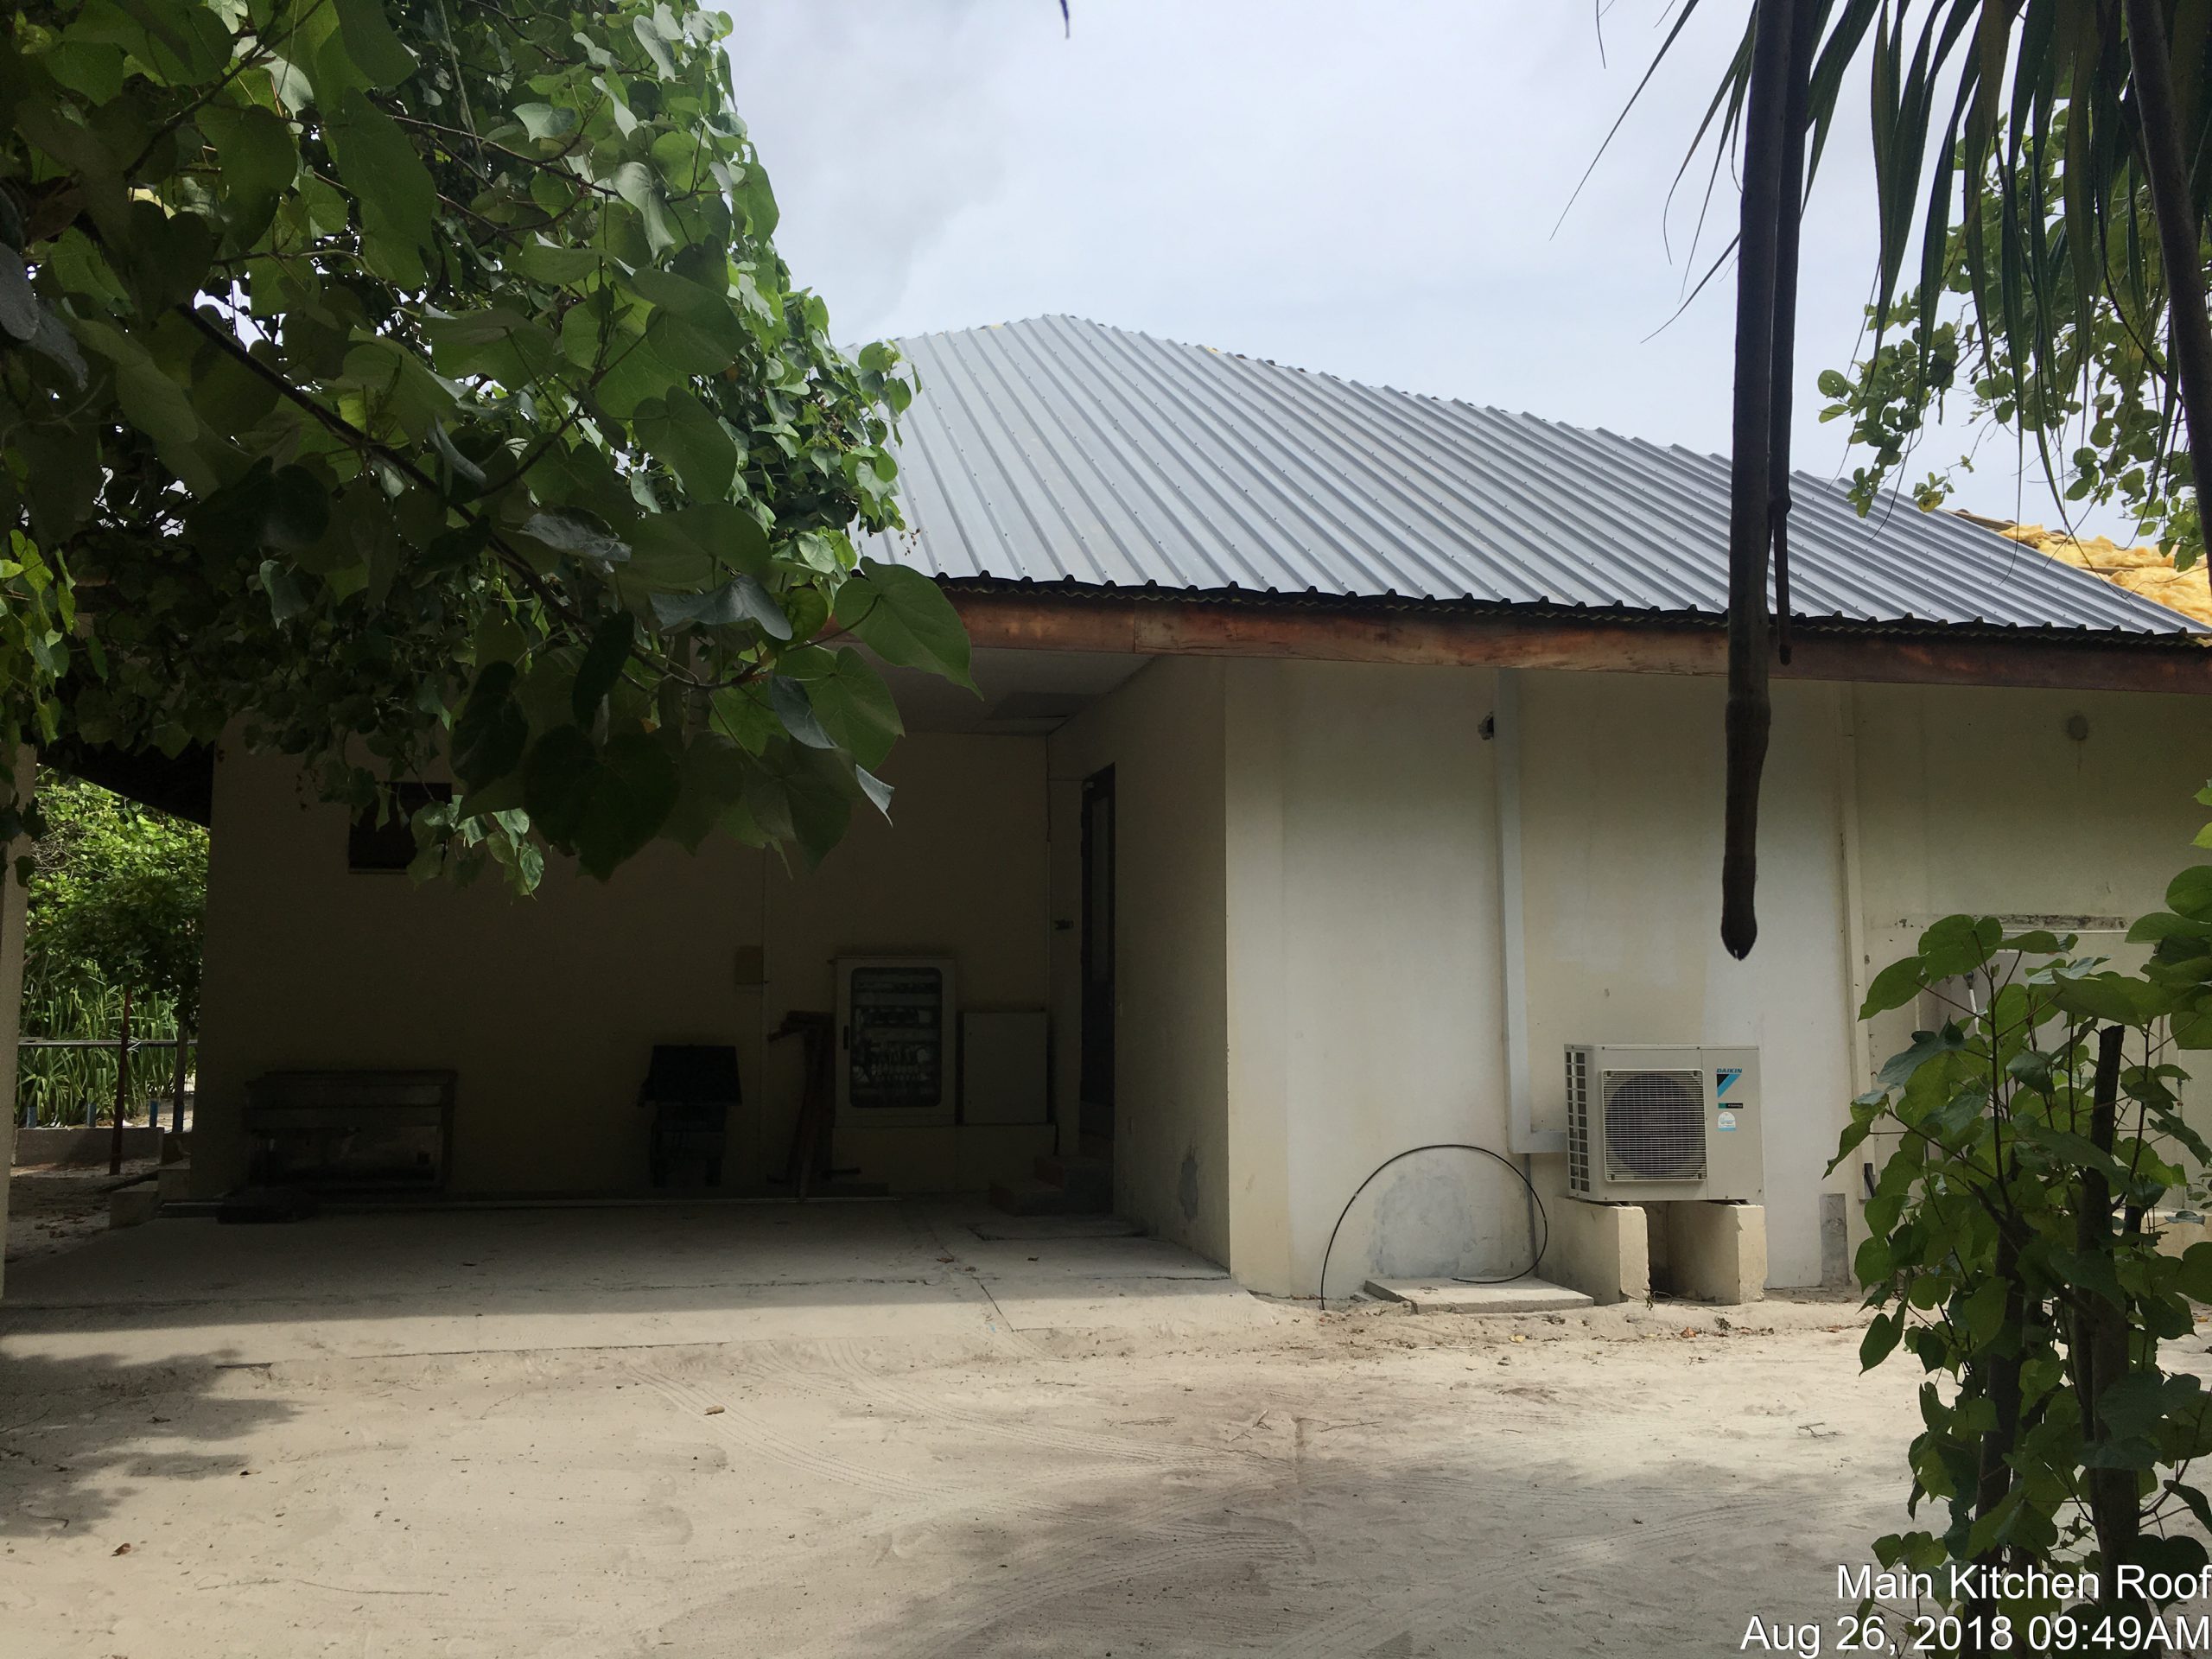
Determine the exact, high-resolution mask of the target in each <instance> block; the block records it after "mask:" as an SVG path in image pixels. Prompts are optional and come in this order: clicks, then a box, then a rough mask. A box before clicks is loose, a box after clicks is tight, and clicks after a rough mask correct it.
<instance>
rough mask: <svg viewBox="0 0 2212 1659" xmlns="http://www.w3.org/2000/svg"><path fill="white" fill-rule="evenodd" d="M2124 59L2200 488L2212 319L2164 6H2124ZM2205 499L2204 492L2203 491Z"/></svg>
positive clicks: (2210, 407) (2208, 441)
mask: <svg viewBox="0 0 2212 1659" xmlns="http://www.w3.org/2000/svg"><path fill="white" fill-rule="evenodd" d="M2126 7H2127V10H2126V16H2127V52H2128V58H2129V60H2130V65H2131V67H2133V71H2134V79H2135V110H2136V116H2137V118H2138V120H2139V122H2140V123H2141V125H2142V139H2143V160H2144V164H2145V171H2146V172H2147V173H2148V174H2149V175H2150V181H2151V207H2152V213H2153V214H2154V216H2155V217H2156V218H2157V219H2158V261H2159V264H2161V265H2162V266H2163V267H2164V274H2165V279H2166V329H2167V334H2168V346H2169V348H2170V349H2171V353H2172V355H2173V365H2174V373H2175V378H2177V380H2178V381H2179V382H2180V383H2181V408H2182V420H2183V425H2184V426H2185V427H2186V429H2187V435H2188V440H2189V442H2188V449H2189V456H2190V485H2191V487H2192V488H2196V487H2197V486H2198V485H2199V482H2200V480H2199V479H2198V475H2197V472H2196V465H2197V457H2198V456H2200V455H2202V456H2208V457H2212V318H2208V317H2207V315H2206V314H2205V308H2204V268H2203V257H2204V256H2203V244H2202V236H2201V234H2200V232H2201V230H2202V226H2201V225H2200V223H2199V221H2198V219H2197V213H2196V194H2195V192H2194V191H2192V190H2191V189H2190V178H2189V161H2188V157H2187V155H2186V153H2185V152H2184V150H2183V147H2182V136H2181V128H2180V125H2179V123H2178V121H2177V117H2176V114H2175V110H2174V74H2173V64H2172V61H2171V57H2170V55H2169V54H2168V52H2167V48H2166V25H2165V19H2164V16H2163V11H2164V8H2163V7H2162V5H2161V4H2160V0H2126ZM2200 493H2201V492H2200Z"/></svg>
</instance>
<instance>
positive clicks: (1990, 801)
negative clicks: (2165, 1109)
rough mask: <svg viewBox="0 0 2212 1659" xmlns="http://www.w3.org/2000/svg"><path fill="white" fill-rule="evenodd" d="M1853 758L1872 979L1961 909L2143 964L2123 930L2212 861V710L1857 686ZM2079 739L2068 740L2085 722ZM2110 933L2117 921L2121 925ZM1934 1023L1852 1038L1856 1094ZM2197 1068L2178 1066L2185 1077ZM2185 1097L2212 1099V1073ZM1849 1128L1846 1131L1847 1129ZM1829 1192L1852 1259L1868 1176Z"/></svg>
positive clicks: (1886, 1025)
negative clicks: (2198, 839) (2206, 830)
mask: <svg viewBox="0 0 2212 1659" xmlns="http://www.w3.org/2000/svg"><path fill="white" fill-rule="evenodd" d="M1847 699H1848V701H1847V704H1846V708H1847V716H1848V717H1849V718H1850V719H1851V720H1853V721H1854V723H1855V727H1856V731H1857V745H1856V747H1857V751H1858V754H1859V780H1858V796H1859V813H1858V821H1857V828H1858V836H1859V846H1860V849H1861V854H1860V857H1861V862H1862V865H1863V868H1864V872H1865V874H1864V878H1863V881H1864V887H1865V890H1866V922H1865V929H1864V941H1863V946H1862V952H1861V954H1862V957H1863V967H1862V988H1863V980H1864V979H1866V978H1871V977H1872V975H1873V974H1874V973H1876V972H1878V971H1879V970H1880V969H1883V968H1885V967H1886V966H1888V965H1889V963H1891V962H1893V961H1895V960H1897V958H1898V957H1904V956H1907V955H1910V953H1911V951H1912V950H1913V949H1914V947H1915V944H1916V941H1917V939H1918V938H1919V934H1920V931H1921V930H1922V929H1923V928H1924V927H1925V926H1927V925H1928V924H1929V922H1931V921H1934V920H1936V918H1939V917H1942V916H1946V915H1950V914H1953V913H1955V912H1974V913H1975V914H1994V915H1999V916H2002V917H2005V918H2018V919H2022V920H2025V919H2028V918H2044V919H2045V922H2046V925H2049V926H2050V927H2051V928H2052V929H2053V930H2054V931H2059V932H2069V931H2078V932H2080V933H2081V935H2082V944H2081V946H2080V949H2081V950H2082V951H2083V952H2085V953H2092V954H2096V955H2103V956H2109V957H2112V958H2113V960H2114V961H2115V962H2117V963H2120V964H2121V965H2124V966H2133V965H2134V964H2135V963H2139V961H2140V960H2141V959H2142V957H2143V955H2144V954H2145V949H2144V947H2139V946H2131V945H2129V944H2127V943H2126V938H2125V925H2126V924H2127V923H2128V922H2130V921H2132V920H2133V918H2136V917H2138V916H2140V915H2142V914H2144V913H2145V912H2148V911H2152V910H2160V909H2164V904H2165V899H2164V895H2165V890H2166V886H2167V884H2168V883H2169V882H2170V881H2171V880H2172V879H2173V878H2174V876H2175V875H2176V874H2178V873H2179V872H2180V871H2181V870H2182V869H2183V868H2186V867H2187V866H2189V865H2190V864H2194V863H2201V862H2203V861H2206V860H2207V858H2208V857H2212V855H2207V854H2206V853H2205V852H2203V851H2202V849H2197V848H2196V847H2194V846H2193V845H2192V844H2191V842H2192V839H2193V837H2194V836H2196V832H2197V831H2198V830H2199V829H2202V827H2203V825H2204V823H2205V822H2206V820H2207V818H2208V817H2212V813H2208V811H2207V810H2205V809H2204V808H2203V807H2202V806H2201V805H2199V804H2197V803H2196V799H2195V796H2196V791H2198V790H2199V789H2201V788H2202V787H2203V786H2204V783H2205V780H2206V779H2208V778H2212V708H2208V707H2207V706H2206V704H2205V703H2204V702H2202V701H2201V700H2199V699H2196V698H2191V697H2183V696H2130V695H2126V694H2122V693H2110V692H2063V691H2001V690H1985V689H1980V688H1929V689H1924V690H1916V689H1911V688H1904V687H1893V686H1859V687H1857V688H1854V689H1853V690H1850V691H1849V692H1848V693H1847ZM2075 715H2080V716H2081V717H2082V720H2083V721H2086V722H2087V735H2086V736H2085V737H2082V738H2075V736H2073V735H2071V734H2069V730H2068V725H2069V721H2071V720H2072V718H2073V717H2074V716H2075ZM2114 924H2117V925H2114ZM1941 1012H1942V1011H1941V1010H1940V1009H1938V1008H1936V1007H1927V1008H1919V1007H1908V1008H1903V1009H1899V1010H1897V1011H1895V1012H1894V1013H1891V1014H1885V1015H1883V1016H1882V1017H1880V1018H1878V1019H1877V1020H1872V1021H1870V1022H1868V1023H1867V1024H1866V1026H1865V1027H1861V1028H1860V1029H1859V1033H1858V1034H1857V1041H1858V1043H1859V1053H1858V1055H1857V1056H1856V1058H1857V1059H1858V1061H1859V1078H1860V1082H1859V1086H1860V1087H1864V1086H1865V1078H1866V1076H1867V1075H1868V1074H1869V1073H1870V1072H1871V1071H1872V1070H1874V1069H1876V1068H1878V1067H1879V1066H1880V1065H1881V1064H1882V1063H1883V1062H1884V1061H1885V1060H1886V1059H1887V1058H1889V1057H1890V1056H1891V1054H1893V1053H1895V1052H1897V1051H1898V1050H1899V1049H1902V1048H1903V1047H1904V1046H1906V1045H1907V1044H1908V1043H1909V1042H1910V1040H1911V1033H1912V1031H1913V1029H1914V1028H1915V1026H1916V1024H1924V1023H1927V1022H1928V1021H1929V1020H1933V1019H1934V1018H1936V1016H1937V1015H1938V1014H1940V1013H1941ZM2178 1058H2179V1061H2180V1063H2181V1064H2182V1065H2184V1066H2187V1065H2190V1062H2191V1060H2192V1059H2193V1058H2196V1057H2194V1056H2191V1055H2189V1054H2183V1055H2181V1056H2179V1057H2178ZM2195 1069H2196V1071H2197V1072H2198V1074H2199V1077H2198V1079H2197V1080H2196V1081H2195V1082H2193V1083H2191V1084H2188V1085H2186V1086H2185V1087H2184V1088H2183V1098H2184V1099H2185V1100H2186V1101H2188V1102H2189V1103H2190V1107H2191V1109H2192V1110H2201V1109H2202V1103H2206V1102H2208V1101H2212V1065H2197V1066H2196V1068H2195ZM1838 1128H1840V1119H1839V1122H1838ZM1879 1156H1880V1153H1879V1151H1878V1143H1870V1147H1869V1149H1868V1150H1867V1151H1866V1152H1863V1153H1862V1154H1860V1155H1859V1157H1857V1158H1854V1159H1853V1164H1852V1166H1850V1167H1848V1168H1847V1169H1844V1170H1841V1171H1839V1172H1838V1173H1837V1176H1836V1178H1835V1180H1834V1184H1833V1185H1834V1187H1835V1190H1837V1191H1840V1192H1849V1193H1851V1194H1853V1198H1854V1201H1853V1203H1852V1205H1850V1207H1849V1210H1848V1211H1847V1213H1848V1215H1849V1217H1850V1220H1851V1236H1852V1243H1853V1247H1854V1248H1855V1247H1856V1244H1857V1243H1858V1241H1859V1238H1860V1237H1861V1236H1863V1235H1864V1231H1865V1228H1864V1224H1863V1222H1862V1220H1861V1217H1860V1209H1861V1205H1860V1204H1859V1202H1857V1201H1856V1200H1857V1195H1858V1194H1859V1176H1860V1171H1859V1166H1860V1165H1862V1164H1864V1163H1865V1162H1866V1161H1868V1160H1876V1161H1878V1158H1879Z"/></svg>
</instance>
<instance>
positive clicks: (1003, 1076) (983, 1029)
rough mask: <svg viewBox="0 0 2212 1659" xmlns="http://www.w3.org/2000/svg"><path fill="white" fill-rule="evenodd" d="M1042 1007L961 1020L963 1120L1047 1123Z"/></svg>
mask: <svg viewBox="0 0 2212 1659" xmlns="http://www.w3.org/2000/svg"><path fill="white" fill-rule="evenodd" d="M1045 1030H1046V1020H1045V1011H1044V1010H1043V1009H1042V1008H1020V1009H1011V1010H1007V1011H1005V1012H996V1011H994V1012H991V1013H979V1014H963V1015H961V1017H960V1121H961V1122H963V1123H1043V1122H1047V1121H1048V1120H1049V1119H1050V1117H1051V1116H1052V1113H1051V1107H1050V1097H1049V1096H1048V1095H1047V1093H1046V1078H1045Z"/></svg>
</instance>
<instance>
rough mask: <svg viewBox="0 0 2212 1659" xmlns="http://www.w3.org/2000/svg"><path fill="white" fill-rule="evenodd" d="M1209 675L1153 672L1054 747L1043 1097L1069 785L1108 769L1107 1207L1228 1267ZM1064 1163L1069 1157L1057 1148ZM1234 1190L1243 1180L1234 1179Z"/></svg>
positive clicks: (1073, 926)
mask: <svg viewBox="0 0 2212 1659" xmlns="http://www.w3.org/2000/svg"><path fill="white" fill-rule="evenodd" d="M1221 688H1222V666H1221V664H1218V663H1213V662H1208V661H1204V660H1200V659H1198V658H1160V659H1159V660H1157V661H1155V662H1153V663H1151V664H1147V666H1146V667H1145V668H1144V669H1142V670H1141V671H1139V672H1138V673H1137V674H1136V675H1135V677H1132V678H1131V679H1129V680H1128V682H1127V683H1124V684H1122V686H1121V687H1119V688H1118V689H1116V690H1115V691H1113V692H1111V693H1109V695H1108V696H1105V697H1104V698H1103V699H1101V700H1100V701H1099V702H1096V703H1095V704H1093V705H1092V706H1091V707H1090V709H1086V710H1085V711H1084V713H1083V714H1081V715H1077V717H1076V718H1075V719H1074V720H1071V721H1069V722H1068V723H1067V724H1066V725H1065V726H1064V727H1062V728H1060V729H1059V730H1058V732H1056V733H1055V734H1053V736H1052V763H1051V765H1052V778H1053V780H1054V790H1055V792H1056V798H1057V801H1058V811H1057V812H1056V814H1055V817H1054V836H1055V841H1054V849H1055V854H1056V865H1055V868H1056V875H1057V880H1056V882H1055V886H1054V897H1053V908H1052V915H1053V917H1054V918H1055V919H1056V922H1058V923H1059V924H1064V925H1060V926H1058V927H1057V928H1056V931H1054V933H1053V935H1052V938H1053V944H1054V964H1055V965H1054V984H1055V986H1056V988H1057V995H1056V1001H1055V1006H1056V1007H1057V1008H1058V1018H1057V1020H1055V1027H1056V1029H1057V1030H1058V1032H1059V1033H1060V1034H1061V1038H1060V1042H1059V1046H1058V1055H1057V1058H1058V1082H1059V1087H1058V1096H1059V1098H1060V1099H1061V1100H1062V1101H1064V1102H1065V1103H1068V1104H1067V1108H1066V1110H1065V1113H1064V1115H1063V1116H1064V1119H1065V1121H1066V1122H1068V1124H1069V1125H1070V1128H1072V1122H1073V1117H1074V1112H1075V1106H1074V1102H1075V1100H1076V1097H1077V1076H1078V1066H1079V1061H1080V1049H1079V1047H1078V1045H1077V1033H1078V1031H1079V1029H1080V1022H1079V1019H1078V1014H1077V1010H1078V1008H1079V1001H1078V996H1079V982H1078V979H1077V966H1078V962H1077V950H1079V948H1080V944H1081V937H1080V931H1079V919H1080V906H1079V903H1078V899H1079V892H1078V880H1077V878H1078V875H1079V873H1080V870H1081V862H1080V846H1081V824H1080V822H1079V814H1078V810H1077V808H1078V804H1079V801H1080V796H1081V785H1082V780H1083V779H1085V778H1087V777H1089V776H1090V775H1091V774H1092V773H1094V772H1097V771H1099V770H1100V769H1101V768H1103V767H1105V766H1112V767H1113V768H1114V817H1115V842H1116V846H1115V854H1116V868H1115V910H1116V932H1115V940H1116V963H1115V978H1116V986H1115V989H1116V1026H1115V1031H1116V1045H1115V1080H1114V1081H1115V1139H1114V1151H1113V1157H1114V1198H1115V1206H1116V1209H1118V1210H1119V1211H1121V1212H1122V1214H1123V1215H1126V1216H1128V1217H1130V1218H1132V1219H1133V1220H1136V1221H1139V1222H1141V1223H1143V1224H1145V1226H1146V1227H1147V1228H1148V1229H1149V1230H1151V1231H1152V1232H1153V1233H1154V1234H1155V1235H1157V1236H1160V1237H1161V1238H1166V1239H1172V1240H1173V1241H1174V1242H1176V1243H1180V1244H1185V1245H1188V1246H1189V1247H1190V1248H1191V1249H1195V1250H1197V1251H1198V1252H1199V1253H1200V1254H1202V1255H1206V1256H1209V1257H1211V1259H1213V1260H1215V1261H1217V1262H1228V1261H1229V1260H1230V1214H1231V1209H1232V1205H1233V1202H1234V1201H1235V1200H1234V1198H1233V1197H1232V1192H1231V1173H1232V1170H1233V1169H1234V1168H1236V1167H1237V1166H1236V1165H1235V1164H1234V1163H1233V1161H1232V1154H1231V1151H1230V1145H1229V1134H1228V1106H1227V1088H1228V1069H1227V1037H1226V1034H1225V1031H1224V1021H1225V1019H1226V1006H1225V997H1226V988H1227V978H1226V973H1225V969H1224V931H1223V930H1224V870H1225V868H1226V866H1225V862H1224V842H1223V830H1222V719H1221ZM1068 1145H1069V1149H1070V1150H1073V1149H1074V1142H1073V1140H1072V1138H1071V1139H1070V1141H1069V1143H1068ZM1237 1179H1239V1180H1242V1179H1243V1177H1242V1176H1241V1175H1239V1176H1238V1177H1237Z"/></svg>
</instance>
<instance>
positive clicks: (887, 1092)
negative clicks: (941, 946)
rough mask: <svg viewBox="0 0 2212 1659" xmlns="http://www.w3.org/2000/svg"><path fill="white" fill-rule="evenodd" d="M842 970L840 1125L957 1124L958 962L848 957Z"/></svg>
mask: <svg viewBox="0 0 2212 1659" xmlns="http://www.w3.org/2000/svg"><path fill="white" fill-rule="evenodd" d="M836 966H837V1122H838V1124H839V1126H840V1127H841V1128H895V1127H900V1126H907V1125H917V1124H922V1125H926V1124H939V1123H944V1124H949V1123H950V1122H952V1121H953V1111H954V1101H955V1093H954V1081H955V1077H956V1076H957V1068H956V1067H955V1065H954V1056H953V1047H952V1040H953V1039H952V1033H953V1014H954V1009H955V1007H956V1004H955V1001H954V997H953V979H952V963H951V961H950V959H949V958H947V957H842V958H840V959H839V961H838V963H837V965H836Z"/></svg>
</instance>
